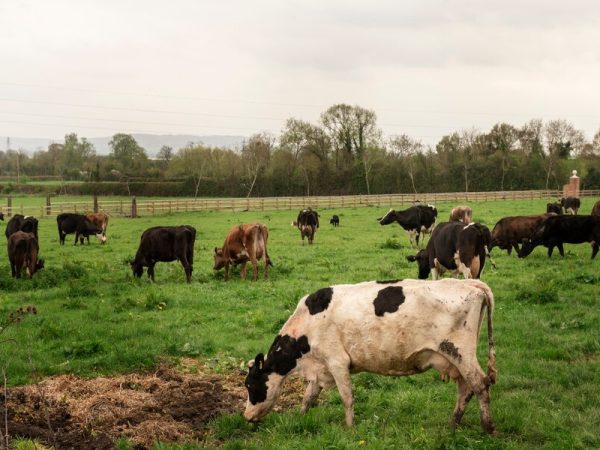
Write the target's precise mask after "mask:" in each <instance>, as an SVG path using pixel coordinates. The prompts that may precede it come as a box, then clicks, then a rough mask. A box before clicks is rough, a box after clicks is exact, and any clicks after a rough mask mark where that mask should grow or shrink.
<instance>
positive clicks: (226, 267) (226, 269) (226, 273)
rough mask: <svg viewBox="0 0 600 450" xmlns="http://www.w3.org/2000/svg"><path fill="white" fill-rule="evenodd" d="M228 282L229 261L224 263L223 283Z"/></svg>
mask: <svg viewBox="0 0 600 450" xmlns="http://www.w3.org/2000/svg"><path fill="white" fill-rule="evenodd" d="M227 280H229V259H227V262H226V263H225V281H227Z"/></svg>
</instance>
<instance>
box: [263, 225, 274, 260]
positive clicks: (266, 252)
mask: <svg viewBox="0 0 600 450" xmlns="http://www.w3.org/2000/svg"><path fill="white" fill-rule="evenodd" d="M260 231H261V233H262V235H263V241H264V245H265V258H266V260H267V264H269V265H270V266H271V267H272V266H273V262H272V261H271V258H269V251H268V250H267V242H268V240H269V230H268V229H267V227H266V226H265V225H262V224H261V225H260Z"/></svg>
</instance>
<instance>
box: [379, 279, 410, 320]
mask: <svg viewBox="0 0 600 450" xmlns="http://www.w3.org/2000/svg"><path fill="white" fill-rule="evenodd" d="M402 303H404V292H403V291H402V287H401V286H389V287H386V288H383V289H382V290H380V291H379V292H378V293H377V297H375V300H373V305H374V306H375V315H376V316H380V317H381V316H383V315H384V314H385V313H386V312H387V313H394V312H396V311H398V308H399V307H400V305H401V304H402Z"/></svg>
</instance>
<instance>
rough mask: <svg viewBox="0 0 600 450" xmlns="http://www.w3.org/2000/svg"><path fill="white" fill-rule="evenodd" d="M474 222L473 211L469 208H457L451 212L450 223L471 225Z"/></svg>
mask: <svg viewBox="0 0 600 450" xmlns="http://www.w3.org/2000/svg"><path fill="white" fill-rule="evenodd" d="M472 220H473V210H472V209H471V208H469V207H468V206H456V207H454V208H452V211H451V212H450V219H449V220H448V221H449V222H462V223H471V222H472Z"/></svg>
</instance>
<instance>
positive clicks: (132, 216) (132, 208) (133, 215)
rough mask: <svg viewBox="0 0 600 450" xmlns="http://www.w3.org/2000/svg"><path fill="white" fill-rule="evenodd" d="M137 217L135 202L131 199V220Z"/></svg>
mask: <svg viewBox="0 0 600 450" xmlns="http://www.w3.org/2000/svg"><path fill="white" fill-rule="evenodd" d="M137 216H138V215H137V200H136V199H135V197H133V198H132V199H131V218H132V219H135V218H136V217H137Z"/></svg>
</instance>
